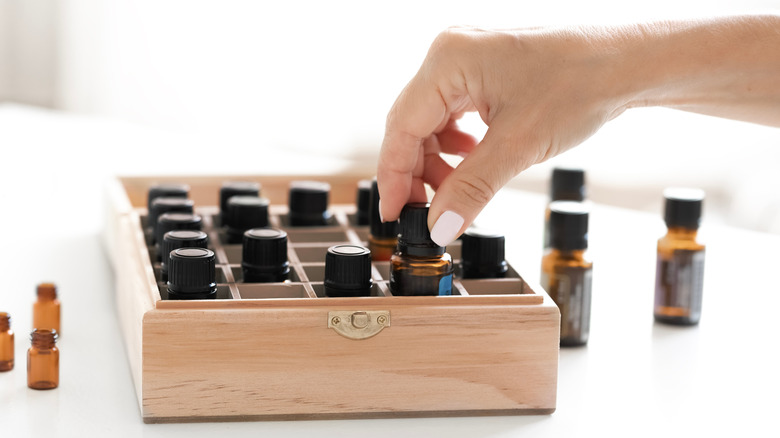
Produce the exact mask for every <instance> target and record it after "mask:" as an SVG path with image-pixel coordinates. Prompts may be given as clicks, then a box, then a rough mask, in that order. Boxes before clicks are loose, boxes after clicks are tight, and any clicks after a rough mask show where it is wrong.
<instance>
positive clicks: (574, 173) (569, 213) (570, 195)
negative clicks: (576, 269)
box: [550, 167, 704, 251]
mask: <svg viewBox="0 0 780 438" xmlns="http://www.w3.org/2000/svg"><path fill="white" fill-rule="evenodd" d="M550 199H551V200H552V201H553V202H552V203H550V245H551V246H552V247H553V248H556V249H559V250H563V251H567V250H580V249H586V248H587V247H588V208H587V206H586V205H585V204H583V203H582V201H584V200H585V171H584V170H582V169H577V168H565V167H556V168H554V169H553V173H552V180H551V184H550ZM703 200H704V192H703V191H702V190H699V189H688V188H669V189H666V190H664V222H665V223H666V226H667V227H670V228H672V227H681V228H687V229H692V230H696V229H698V228H699V225H700V223H701V215H702V204H703Z"/></svg>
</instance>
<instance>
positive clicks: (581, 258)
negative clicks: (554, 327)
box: [541, 201, 593, 347]
mask: <svg viewBox="0 0 780 438" xmlns="http://www.w3.org/2000/svg"><path fill="white" fill-rule="evenodd" d="M587 250H588V209H587V207H586V206H585V205H584V204H582V203H579V202H573V201H556V202H553V203H551V204H550V247H549V248H547V250H546V251H545V254H544V257H543V258H542V275H541V285H542V287H543V288H544V289H545V290H546V291H547V293H548V294H549V295H550V298H552V299H553V301H555V304H557V305H558V309H560V311H561V346H562V347H563V346H577V345H585V344H586V343H587V342H588V336H589V334H590V302H591V278H592V274H593V262H592V261H591V260H590V257H589V255H588V251H587Z"/></svg>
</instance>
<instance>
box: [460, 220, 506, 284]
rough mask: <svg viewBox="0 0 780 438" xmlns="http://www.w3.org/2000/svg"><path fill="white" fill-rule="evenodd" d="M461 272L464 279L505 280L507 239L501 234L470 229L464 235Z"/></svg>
mask: <svg viewBox="0 0 780 438" xmlns="http://www.w3.org/2000/svg"><path fill="white" fill-rule="evenodd" d="M461 241H462V245H463V246H462V247H461V248H462V251H461V257H460V259H461V262H460V272H461V276H462V277H463V278H503V277H505V276H506V272H507V270H508V266H507V263H506V260H505V259H504V251H505V239H504V236H503V235H501V234H496V233H492V232H489V231H486V230H481V229H479V228H475V227H470V228H469V229H467V230H466V232H465V233H463V237H462V239H461Z"/></svg>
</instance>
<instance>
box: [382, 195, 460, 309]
mask: <svg viewBox="0 0 780 438" xmlns="http://www.w3.org/2000/svg"><path fill="white" fill-rule="evenodd" d="M429 206H430V204H425V203H412V204H406V205H405V206H404V208H403V210H402V211H401V218H400V220H399V222H400V225H399V227H400V234H399V235H398V249H397V251H396V252H395V253H394V254H393V256H392V257H391V258H390V292H392V294H393V295H401V296H410V295H452V274H453V272H454V268H453V265H452V257H450V255H449V254H448V253H447V252H446V248H444V247H443V246H439V245H437V244H436V243H434V241H433V240H431V233H430V231H429V230H428V207H429Z"/></svg>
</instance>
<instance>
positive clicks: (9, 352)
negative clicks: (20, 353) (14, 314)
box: [0, 312, 14, 371]
mask: <svg viewBox="0 0 780 438" xmlns="http://www.w3.org/2000/svg"><path fill="white" fill-rule="evenodd" d="M12 369H14V331H13V330H11V315H9V314H8V313H6V312H0V371H10V370H12Z"/></svg>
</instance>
